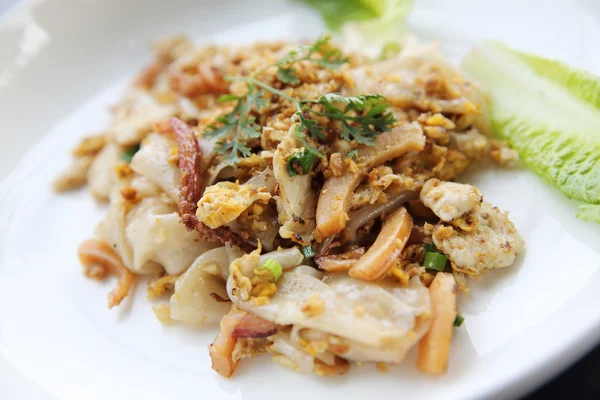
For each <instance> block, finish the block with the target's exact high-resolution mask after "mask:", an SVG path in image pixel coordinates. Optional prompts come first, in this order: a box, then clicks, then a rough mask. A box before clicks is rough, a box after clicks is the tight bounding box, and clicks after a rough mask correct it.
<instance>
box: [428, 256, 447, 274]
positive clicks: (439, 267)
mask: <svg viewBox="0 0 600 400" xmlns="http://www.w3.org/2000/svg"><path fill="white" fill-rule="evenodd" d="M447 261H448V257H446V256H445V255H443V254H442V253H438V252H435V251H428V252H427V253H425V259H424V260H423V266H424V267H425V268H427V269H433V270H436V271H439V272H443V271H444V270H445V269H446V262H447Z"/></svg>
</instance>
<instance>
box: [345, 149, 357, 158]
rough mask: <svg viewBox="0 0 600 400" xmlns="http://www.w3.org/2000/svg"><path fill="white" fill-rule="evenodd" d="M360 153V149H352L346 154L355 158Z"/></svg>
mask: <svg viewBox="0 0 600 400" xmlns="http://www.w3.org/2000/svg"><path fill="white" fill-rule="evenodd" d="M357 155H358V150H350V151H349V152H348V154H346V158H349V159H353V158H354V157H356V156H357Z"/></svg>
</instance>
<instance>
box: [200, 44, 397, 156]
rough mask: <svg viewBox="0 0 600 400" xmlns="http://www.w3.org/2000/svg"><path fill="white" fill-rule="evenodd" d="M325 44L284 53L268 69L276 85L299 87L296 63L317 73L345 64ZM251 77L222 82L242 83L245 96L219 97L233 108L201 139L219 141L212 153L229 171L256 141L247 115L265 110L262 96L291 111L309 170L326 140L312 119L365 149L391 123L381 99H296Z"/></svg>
mask: <svg viewBox="0 0 600 400" xmlns="http://www.w3.org/2000/svg"><path fill="white" fill-rule="evenodd" d="M329 40H330V37H329V36H322V37H320V38H319V39H318V40H317V41H316V42H315V43H314V44H312V45H310V46H300V47H299V48H298V49H296V50H292V51H290V52H289V53H288V54H286V55H285V56H284V57H282V58H281V59H280V60H279V61H278V62H277V63H275V64H273V65H270V66H269V67H272V66H276V67H277V72H276V77H277V79H279V80H280V81H281V82H283V83H287V84H295V83H298V82H299V81H300V80H299V78H298V75H297V70H296V68H295V66H294V65H295V64H296V63H298V62H300V61H304V60H311V61H313V62H315V63H317V64H318V65H320V66H322V67H323V68H328V69H332V68H337V67H339V66H340V65H342V64H343V63H345V62H347V59H346V58H344V57H343V54H342V53H341V51H340V50H339V49H336V48H334V47H332V46H331V45H330V44H329ZM267 68H268V67H267ZM257 75H258V73H257V74H255V75H254V76H228V77H226V78H225V79H226V80H227V81H241V82H245V83H246V84H247V85H248V90H247V92H246V94H244V95H243V96H235V95H223V96H221V97H220V98H219V102H234V107H233V109H232V110H231V111H230V112H229V113H227V114H225V115H223V116H221V117H219V118H217V122H218V124H216V125H211V126H210V127H209V129H208V131H207V132H206V134H205V135H206V136H207V137H218V138H220V139H221V140H220V141H218V142H217V145H216V147H215V149H216V151H217V152H218V153H220V154H225V159H224V160H225V162H226V163H228V164H229V165H234V164H236V163H238V162H239V161H240V159H241V158H243V157H248V156H249V155H250V154H251V149H250V148H249V147H248V145H247V144H248V142H249V141H250V140H251V139H255V138H258V137H260V127H259V125H258V124H257V123H256V120H255V117H254V116H253V115H252V113H253V112H254V111H256V112H259V111H260V110H261V109H262V108H264V107H265V106H266V105H267V99H266V97H265V94H266V92H270V93H272V94H274V95H277V96H279V97H280V98H283V99H286V100H287V101H289V102H290V103H291V104H292V105H293V106H294V107H295V108H296V110H297V111H296V112H295V113H294V115H293V116H292V118H291V121H292V122H293V123H295V124H296V127H295V130H294V133H295V136H296V138H297V139H298V140H299V141H300V142H301V143H302V146H303V147H304V149H305V152H308V153H310V157H309V156H308V155H305V157H307V158H306V159H308V158H310V160H311V163H310V165H311V166H312V159H313V157H319V158H322V157H324V155H323V154H322V153H321V151H320V150H319V148H318V147H319V145H320V143H322V142H324V141H325V140H326V139H327V135H326V132H325V127H323V126H322V125H321V124H320V123H319V121H317V120H316V119H315V118H314V117H315V116H323V117H327V118H328V119H329V120H335V121H339V122H340V126H341V129H342V130H341V133H340V136H341V138H342V139H344V140H348V141H353V140H354V141H356V142H357V143H360V144H364V145H369V146H370V145H373V144H374V142H375V137H376V136H377V135H378V134H379V133H382V132H384V131H387V130H389V129H391V127H392V126H393V125H394V124H395V122H396V119H395V118H394V115H393V114H392V113H391V112H390V111H389V104H388V103H387V101H386V99H385V97H383V96H380V95H372V94H366V95H361V96H343V95H341V94H338V93H330V94H327V95H324V96H321V97H319V98H317V99H298V98H295V97H292V96H290V95H288V94H287V93H286V92H284V91H282V90H279V89H276V88H274V87H273V86H271V85H269V84H267V83H265V82H262V81H260V80H259V79H257V78H256V76H257ZM315 106H316V107H315ZM307 165H308V163H307ZM303 168H304V167H303Z"/></svg>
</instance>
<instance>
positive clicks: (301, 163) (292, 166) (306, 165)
mask: <svg viewBox="0 0 600 400" xmlns="http://www.w3.org/2000/svg"><path fill="white" fill-rule="evenodd" d="M314 159H315V155H314V154H313V153H312V152H310V151H308V150H306V149H304V150H302V151H298V152H296V153H294V154H292V155H291V156H290V158H288V161H287V170H288V174H289V175H290V176H296V175H298V174H300V175H306V174H308V173H309V172H310V170H311V169H312V166H313V161H314Z"/></svg>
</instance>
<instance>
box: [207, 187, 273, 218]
mask: <svg viewBox="0 0 600 400" xmlns="http://www.w3.org/2000/svg"><path fill="white" fill-rule="evenodd" d="M270 199H271V194H270V193H269V192H267V189H266V188H265V187H261V188H257V187H255V186H253V185H248V184H245V185H240V184H238V183H232V182H219V183H217V184H215V185H212V186H209V187H207V188H206V190H205V191H204V195H203V196H202V198H201V199H200V201H199V202H198V211H196V215H197V216H198V219H199V220H200V222H202V223H204V224H205V225H206V226H208V227H209V228H212V229H216V228H218V227H220V226H223V225H225V224H227V223H229V222H231V221H233V220H235V219H236V218H237V217H239V216H240V215H241V214H242V213H243V212H244V211H245V210H246V209H247V208H248V207H250V206H251V205H252V204H253V203H254V202H255V201H260V202H263V203H267V202H268V201H269V200H270Z"/></svg>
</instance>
